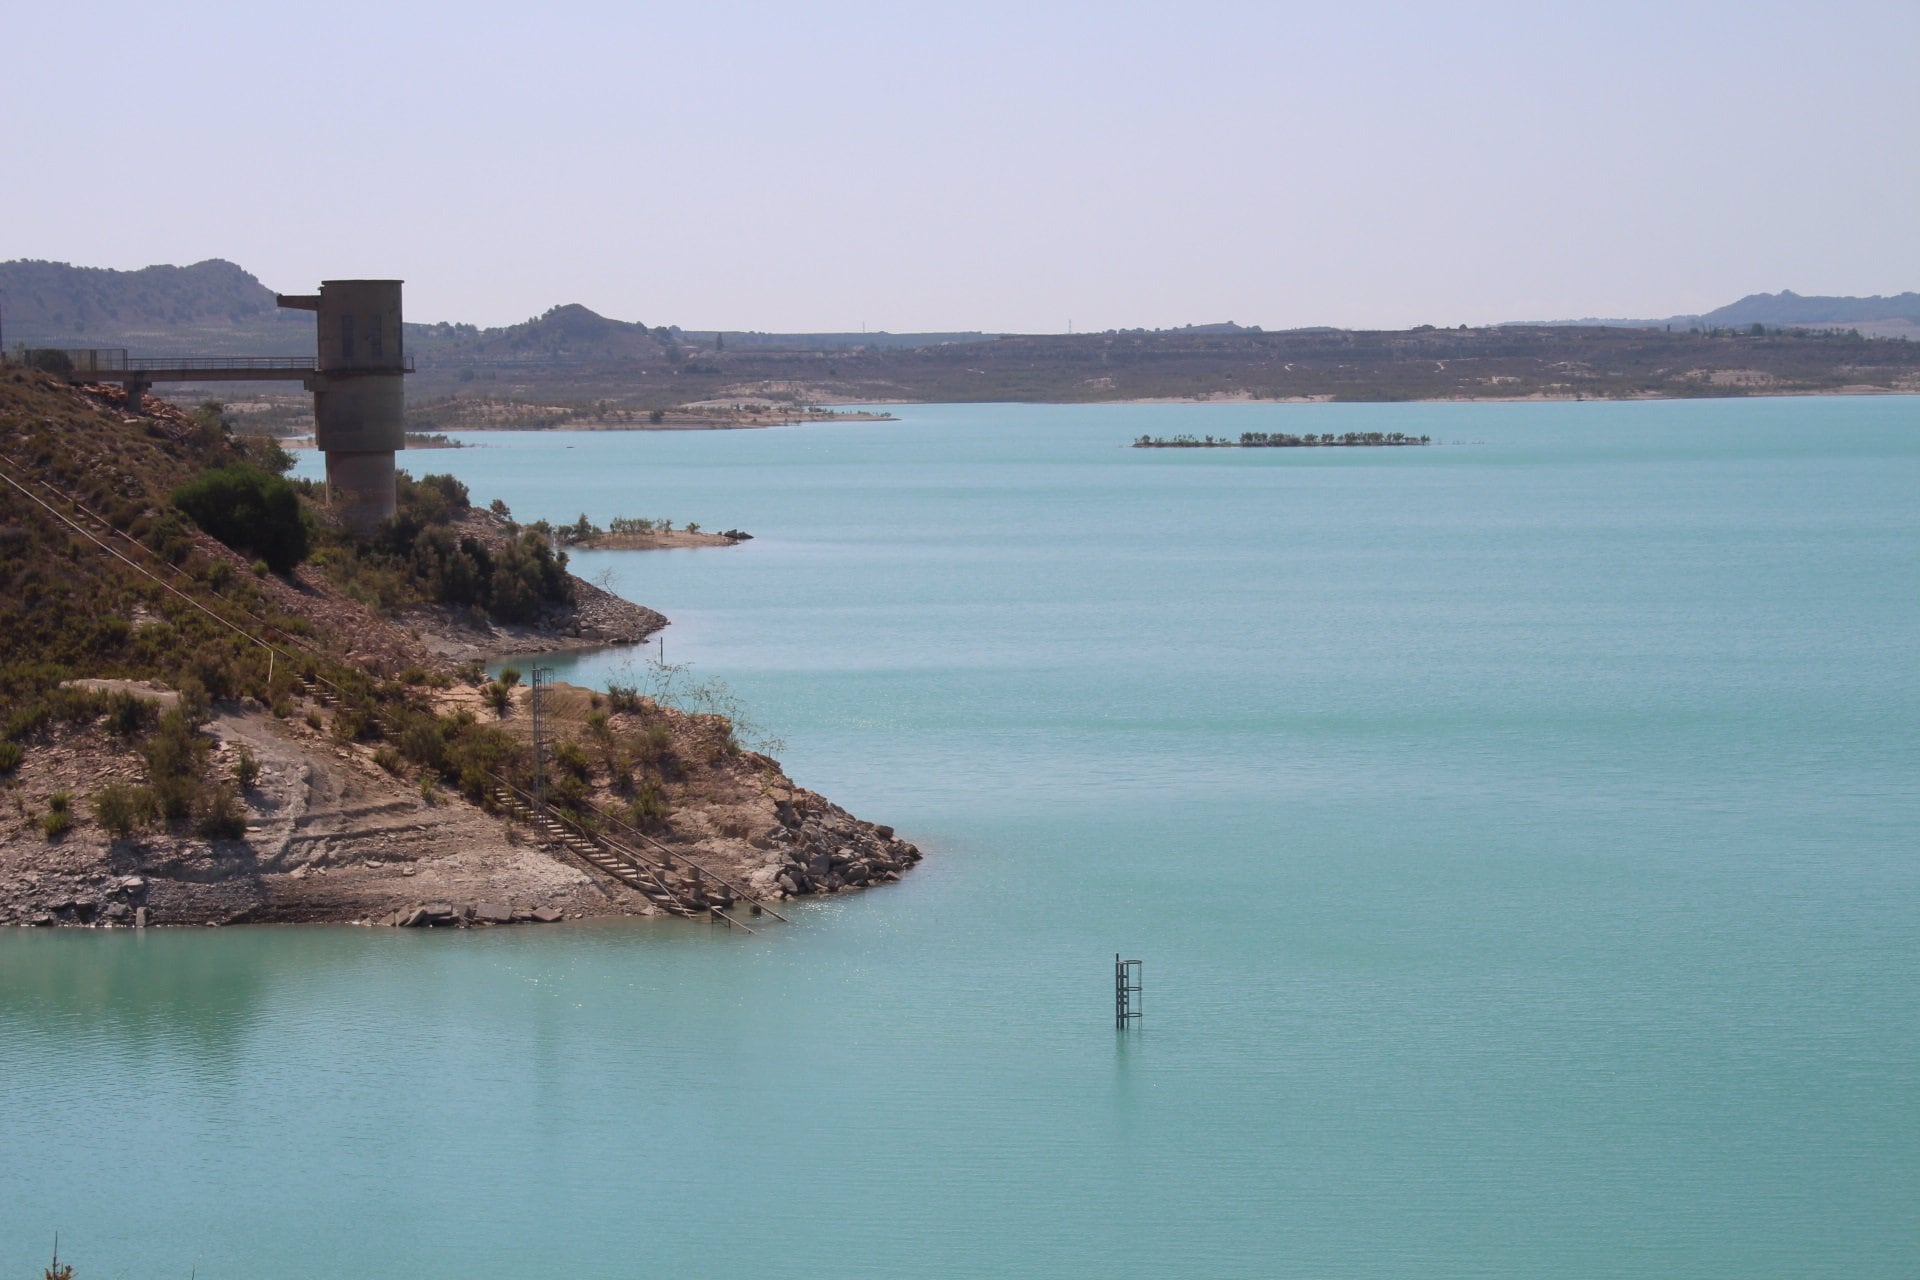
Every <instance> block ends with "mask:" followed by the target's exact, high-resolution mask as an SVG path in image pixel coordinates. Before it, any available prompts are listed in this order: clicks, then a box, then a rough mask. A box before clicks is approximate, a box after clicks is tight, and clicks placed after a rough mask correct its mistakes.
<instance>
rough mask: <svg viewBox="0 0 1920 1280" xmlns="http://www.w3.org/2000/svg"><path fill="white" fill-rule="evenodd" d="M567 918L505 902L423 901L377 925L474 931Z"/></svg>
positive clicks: (549, 909)
mask: <svg viewBox="0 0 1920 1280" xmlns="http://www.w3.org/2000/svg"><path fill="white" fill-rule="evenodd" d="M562 918H563V913H562V912H561V911H560V909H559V908H557V907H514V906H510V905H508V904H507V903H504V902H470V903H465V904H460V905H456V904H455V903H451V902H423V903H421V904H420V905H419V906H415V907H402V908H401V909H400V910H398V911H396V912H394V913H393V914H392V915H389V916H383V917H381V918H380V919H378V920H376V921H374V923H375V924H384V925H391V926H393V927H394V928H396V929H471V928H473V927H474V926H475V925H495V924H556V923H558V922H559V921H560V920H561V919H562Z"/></svg>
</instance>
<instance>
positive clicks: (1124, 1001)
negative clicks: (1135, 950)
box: [1113, 952, 1145, 1030]
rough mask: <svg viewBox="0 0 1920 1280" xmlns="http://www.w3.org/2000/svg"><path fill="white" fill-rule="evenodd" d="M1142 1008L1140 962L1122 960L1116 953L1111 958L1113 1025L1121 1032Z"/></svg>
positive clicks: (1139, 1013)
mask: <svg viewBox="0 0 1920 1280" xmlns="http://www.w3.org/2000/svg"><path fill="white" fill-rule="evenodd" d="M1143 1012H1145V1010H1144V1009H1143V1008H1142V999H1141V995H1140V962H1139V961H1138V960H1122V959H1121V958H1120V955H1119V953H1118V952H1115V953H1114V957H1113V1025H1114V1026H1115V1027H1116V1028H1118V1029H1121V1030H1124V1029H1125V1028H1126V1025H1127V1024H1128V1023H1129V1022H1132V1021H1133V1020H1134V1019H1135V1018H1137V1017H1139V1016H1140V1015H1141V1014H1142V1013H1143Z"/></svg>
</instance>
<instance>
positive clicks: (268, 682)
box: [0, 365, 919, 924]
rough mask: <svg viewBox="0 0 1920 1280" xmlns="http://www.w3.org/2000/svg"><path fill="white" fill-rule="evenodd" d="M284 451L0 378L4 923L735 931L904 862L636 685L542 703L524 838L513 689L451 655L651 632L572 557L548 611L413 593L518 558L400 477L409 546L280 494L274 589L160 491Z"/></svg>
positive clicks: (210, 425)
mask: <svg viewBox="0 0 1920 1280" xmlns="http://www.w3.org/2000/svg"><path fill="white" fill-rule="evenodd" d="M275 452H276V451H275V450H274V449H273V448H272V447H271V446H270V445H268V444H267V443H266V442H255V441H248V440H240V439H235V438H233V437H231V436H230V435H229V434H228V433H227V431H226V430H225V427H224V424H223V423H222V422H221V421H220V420H219V419H218V417H217V416H215V415H211V414H207V413H202V414H200V415H188V414H184V413H181V412H179V411H177V410H174V409H171V408H169V407H168V406H166V405H164V404H162V403H161V402H159V401H156V400H153V399H151V398H149V399H148V400H147V401H146V402H145V403H144V404H142V405H140V406H137V407H135V410H134V411H130V410H129V407H128V406H126V405H125V404H124V403H123V402H122V400H121V397H120V395H119V393H118V392H117V391H115V390H111V389H102V388H96V389H92V390H76V389H73V388H69V387H67V386H65V385H64V384H62V383H60V382H58V381H56V380H54V379H52V378H49V377H46V376H44V375H41V374H38V373H34V372H31V371H29V370H26V369H23V368H20V367H18V366H12V365H0V923H15V924H99V923H129V924H131V923H138V922H141V921H143V920H144V922H146V923H150V924H205V923H223V922H230V921H273V920H319V921H347V920H363V921H379V922H387V923H405V922H412V923H424V924H433V923H441V924H446V923H469V922H474V921H490V922H500V923H505V922H510V921H513V920H542V919H558V918H563V917H572V916H581V915H605V914H643V915H644V914H661V913H671V914H679V915H689V914H703V913H708V912H733V913H734V914H735V915H736V917H737V918H739V919H740V920H741V922H742V923H745V921H746V919H747V918H748V917H747V914H744V913H750V911H751V909H752V907H753V905H754V904H755V903H756V902H765V903H769V904H770V903H773V902H777V901H780V900H782V899H784V898H789V897H800V896H806V895H809V894H817V893H830V892H835V891H838V890H843V889H850V888H854V887H860V886H864V885H870V884H874V883H880V882H884V881H887V880H891V879H897V878H898V877H899V875H900V874H901V873H902V872H903V871H904V870H905V869H906V868H908V867H910V866H911V865H912V864H913V863H914V862H915V861H917V860H918V858H919V853H918V851H917V850H916V849H914V848H913V847H912V846H911V845H908V844H906V843H904V842H903V841H900V840H899V839H898V838H897V837H895V836H894V834H893V833H892V832H891V831H889V830H887V829H886V828H883V827H876V826H874V825H872V824H870V823H867V822H863V821H861V820H859V819H856V818H854V817H852V816H851V815H848V814H846V813H845V812H844V811H842V810H840V809H838V808H837V807H835V806H833V805H832V804H831V803H829V802H828V801H826V800H825V799H824V798H822V797H820V796H817V795H814V794H813V793H811V792H808V791H806V790H805V789H804V788H800V787H797V786H796V785H795V784H794V783H793V782H792V781H791V780H790V779H789V778H787V777H786V776H785V775H784V773H783V772H782V771H781V769H780V766H779V765H778V763H777V762H776V761H774V760H772V759H771V758H769V757H766V756H764V755H760V754H758V753H756V752H754V751H752V750H750V749H748V747H747V746H746V745H744V744H743V743H742V742H741V741H740V732H739V727H738V725H737V724H736V723H735V722H734V721H733V720H732V719H730V718H728V717H727V716H724V715H717V714H712V713H710V712H709V713H705V714H695V713H690V712H683V711H681V710H678V709H676V708H675V707H673V706H670V705H661V704H660V703H659V702H656V701H655V700H653V699H651V698H648V697H646V696H643V695H642V694H641V693H640V692H639V691H637V690H620V691H617V693H616V694H614V695H607V694H599V693H594V692H590V691H586V690H571V689H567V688H566V687H564V686H561V687H557V688H555V689H554V691H553V692H552V693H551V694H550V695H548V697H549V699H550V702H549V704H548V705H547V706H546V707H545V708H544V711H545V718H546V722H547V723H548V725H549V726H550V731H549V733H548V734H547V735H546V738H545V744H546V750H547V753H548V757H549V759H550V760H551V761H552V767H551V769H550V770H549V771H548V773H547V791H546V797H547V809H548V816H547V817H546V818H545V819H542V820H539V821H536V820H534V819H533V816H532V814H531V813H530V812H529V806H528V804H527V797H528V796H529V795H530V793H531V792H532V791H533V789H534V785H535V779H534V776H533V768H532V750H531V746H532V734H531V716H530V711H531V706H530V693H529V691H528V689H527V688H526V686H525V684H524V683H523V682H519V681H516V680H501V681H489V680H487V679H485V678H484V677H483V676H482V674H481V672H480V670H479V667H478V664H477V663H474V662H472V661H471V659H470V655H471V654H474V653H477V652H482V651H486V650H490V649H491V650H495V651H497V649H499V648H513V649H522V648H527V647H541V646H565V645H570V644H588V643H606V642H609V641H633V640H638V639H640V638H642V637H644V635H645V634H646V633H647V632H648V631H650V630H652V629H654V628H656V627H658V626H659V625H661V624H662V622H663V621H664V620H663V619H661V618H660V616H659V615H658V614H655V613H653V612H652V611H650V610H645V609H642V608H640V607H638V606H634V605H631V604H630V603H628V602H625V601H620V600H618V599H617V598H615V597H611V596H608V595H606V593H604V592H601V591H598V590H597V589H595V588H593V587H591V586H590V585H589V584H586V583H584V582H580V581H579V580H578V579H572V578H566V577H565V575H564V570H563V569H562V570H561V572H562V577H563V578H564V579H565V585H566V590H565V591H562V592H558V593H554V595H553V598H552V599H551V600H549V601H548V602H547V603H540V602H539V601H538V600H535V599H533V598H532V597H526V598H524V599H521V598H519V597H516V598H515V599H516V600H517V601H518V603H517V604H516V605H515V609H516V614H515V616H517V617H522V620H520V621H502V620H499V619H496V618H493V617H490V616H489V615H488V613H487V612H486V610H485V609H484V608H482V607H481V606H480V605H477V604H469V605H466V606H464V607H454V606H452V605H450V604H445V603H434V602H433V601H432V600H431V599H423V598H422V594H423V591H424V590H425V588H426V586H428V585H430V584H431V583H433V582H435V581H439V580H440V579H441V578H447V577H448V576H449V575H451V578H450V579H449V580H451V581H453V582H454V584H455V585H456V586H458V585H460V584H461V583H463V582H464V583H466V584H467V586H468V588H469V589H477V588H476V587H475V584H474V583H473V581H472V575H473V574H474V573H476V572H479V573H481V574H482V575H483V576H484V574H485V573H491V574H493V575H494V577H493V581H494V582H495V584H496V593H497V592H498V591H501V590H504V588H503V587H500V586H499V584H500V583H502V582H508V581H510V580H511V579H512V578H513V575H515V574H518V573H520V572H521V571H522V570H525V569H527V567H528V566H529V565H533V566H534V567H538V566H537V565H535V562H534V561H533V560H531V559H529V558H528V557H527V555H526V554H525V553H524V551H520V550H516V547H521V546H522V545H523V542H524V531H519V530H517V529H515V528H514V527H513V526H511V525H510V523H509V522H507V521H505V520H504V518H502V517H499V516H498V515H495V514H490V513H481V512H478V511H475V510H472V509H464V510H460V511H456V510H452V509H444V510H443V509H439V508H434V507H433V503H434V502H435V501H442V502H443V503H444V500H445V499H446V496H447V495H448V494H449V493H450V492H451V490H450V489H448V488H445V487H441V486H436V485H435V484H429V483H426V482H421V483H420V484H418V485H415V486H413V493H414V497H415V498H416V499H417V501H415V502H413V503H411V504H410V505H409V507H408V511H409V513H410V516H411V518H413V519H415V520H416V521H418V528H417V529H412V528H411V527H408V528H395V529H392V530H389V531H388V532H387V534H386V535H385V536H386V537H387V539H388V541H389V542H393V541H394V540H395V539H403V535H405V534H407V533H409V532H410V533H412V538H411V541H405V542H404V545H405V546H406V547H408V548H410V553H409V554H407V555H400V554H396V553H393V552H390V551H385V550H382V549H381V548H380V547H379V546H377V545H369V546H365V547H352V546H350V545H349V544H348V543H347V542H345V541H343V535H341V534H340V533H339V532H338V531H337V530H332V529H329V528H328V527H327V526H326V523H325V515H324V511H323V510H321V509H318V508H316V507H315V506H314V505H313V503H312V498H311V496H310V495H309V496H303V497H302V498H301V502H302V504H303V508H304V513H303V515H302V519H304V520H306V521H308V522H310V523H311V524H312V525H313V526H314V528H313V532H312V538H313V543H314V547H315V548H316V550H315V551H314V552H313V553H312V554H311V555H310V556H309V557H308V558H307V559H306V560H305V561H304V562H303V563H300V564H298V565H297V567H295V568H293V569H292V570H290V571H289V572H287V573H285V574H275V573H273V572H271V571H269V570H268V569H267V568H266V566H265V564H264V563H263V562H261V561H258V560H256V559H255V558H254V557H253V556H252V555H251V554H250V552H249V551H248V549H246V548H245V547H239V548H236V547H230V546H226V545H223V544H222V543H220V542H218V541H215V540H214V539H213V538H211V537H209V536H208V535H207V534H206V533H204V532H202V531H200V530H199V529H198V528H196V527H194V526H193V525H192V524H191V523H190V522H188V521H187V520H185V519H184V517H183V516H182V515H181V514H180V512H179V511H178V510H176V509H175V508H174V506H173V505H172V503H171V501H170V495H171V494H172V493H174V492H175V491H176V489H177V488H178V487H179V486H182V485H185V484H187V482H189V481H192V480H194V479H195V478H196V477H204V476H205V475H206V474H208V472H209V471H210V469H221V470H223V471H224V472H232V471H234V470H235V469H238V470H239V471H240V472H241V473H243V474H252V475H256V476H261V477H268V478H270V472H271V469H272V468H273V466H274V465H276V464H275V459H274V454H275ZM265 482H266V481H265V480H263V483H265ZM461 496H464V495H463V494H462V495H461ZM422 511H426V512H427V514H424V515H423V514H421V512H422ZM516 557H518V559H516ZM408 566H412V568H411V569H409V567H408ZM423 566H424V567H423ZM462 566H465V567H464V568H463V567H462ZM475 566H478V568H477V569H476V568H475ZM409 574H411V575H412V576H409ZM462 574H464V575H467V576H466V577H462V576H461V575H462ZM502 574H505V575H508V576H507V578H502V577H501V576H500V575H502ZM436 575H437V576H436ZM389 595H397V596H398V597H399V598H403V599H405V600H407V601H408V602H409V603H407V604H406V605H405V606H404V609H403V610H402V611H401V612H403V613H404V618H405V620H404V623H402V622H396V621H395V617H396V611H395V610H394V609H393V608H392V607H390V605H389V603H388V601H387V597H388V596H389ZM493 599H494V605H495V606H498V605H499V604H500V602H501V597H500V596H499V595H498V594H496V595H495V597H494V598H493Z"/></svg>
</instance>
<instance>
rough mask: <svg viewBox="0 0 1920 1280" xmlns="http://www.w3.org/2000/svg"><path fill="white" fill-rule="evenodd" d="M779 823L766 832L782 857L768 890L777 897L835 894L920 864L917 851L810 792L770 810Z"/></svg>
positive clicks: (887, 829) (887, 878) (797, 794)
mask: <svg viewBox="0 0 1920 1280" xmlns="http://www.w3.org/2000/svg"><path fill="white" fill-rule="evenodd" d="M774 816H775V818H776V819H777V820H778V822H779V825H778V826H777V827H775V828H774V829H773V831H771V832H770V833H768V836H767V839H768V841H769V842H770V843H771V845H772V847H774V848H775V849H777V850H779V851H780V853H781V859H780V865H779V867H778V869H777V870H776V871H774V872H773V874H772V877H771V879H772V884H771V886H770V888H771V889H774V890H777V891H778V892H779V894H780V896H781V897H788V898H793V897H802V896H804V895H807V894H814V893H833V892H836V891H837V890H840V889H846V888H860V887H863V886H866V885H870V884H881V883H885V882H887V881H891V880H898V879H899V878H900V876H901V874H902V873H904V872H905V871H906V870H907V868H909V867H911V866H913V864H914V863H916V862H918V861H920V856H921V855H920V850H919V849H918V848H916V847H914V846H913V845H912V844H909V843H908V842H907V841H905V840H901V839H898V838H896V837H895V836H894V834H893V828H892V827H882V826H876V825H874V824H872V823H868V822H862V821H861V820H860V819H858V818H856V817H854V816H853V815H852V814H850V813H848V812H847V811H846V810H845V809H842V808H841V807H840V806H839V805H837V804H834V803H832V802H831V801H828V800H825V799H823V798H822V797H820V796H817V795H813V794H812V793H810V792H799V791H796V792H795V793H794V795H793V797H792V798H790V799H786V800H781V801H779V802H777V803H776V804H775V806H774Z"/></svg>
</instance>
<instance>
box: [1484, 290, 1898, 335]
mask: <svg viewBox="0 0 1920 1280" xmlns="http://www.w3.org/2000/svg"><path fill="white" fill-rule="evenodd" d="M1514 323H1516V324H1521V325H1528V326H1544V327H1551V328H1594V327H1601V328H1608V329H1664V328H1667V327H1669V326H1671V327H1672V328H1675V329H1713V328H1721V329H1746V328H1751V327H1752V326H1754V325H1756V324H1760V325H1765V326H1766V327H1767V328H1769V329H1858V330H1859V331H1860V332H1861V333H1862V334H1863V335H1865V336H1867V337H1869V338H1900V337H1905V338H1920V293H1896V294H1894V295H1892V296H1891V297H1882V296H1881V295H1879V294H1875V295H1874V296H1872V297H1870V298H1853V297H1826V296H1806V297H1803V296H1802V295H1800V294H1797V293H1795V292H1794V291H1793V290H1791V289H1782V290H1781V291H1780V292H1779V293H1750V294H1748V295H1747V296H1746V297H1744V298H1742V299H1740V300H1739V301H1738V302H1729V303H1728V304H1727V305H1726V306H1724V307H1716V308H1715V309H1714V310H1712V311H1708V312H1705V313H1703V314H1701V315H1679V316H1666V317H1664V318H1662V319H1658V320H1648V319H1640V320H1625V319H1612V318H1609V319H1602V318H1596V317H1592V316H1588V317H1585V318H1583V319H1579V320H1521V321H1516V322H1514Z"/></svg>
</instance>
